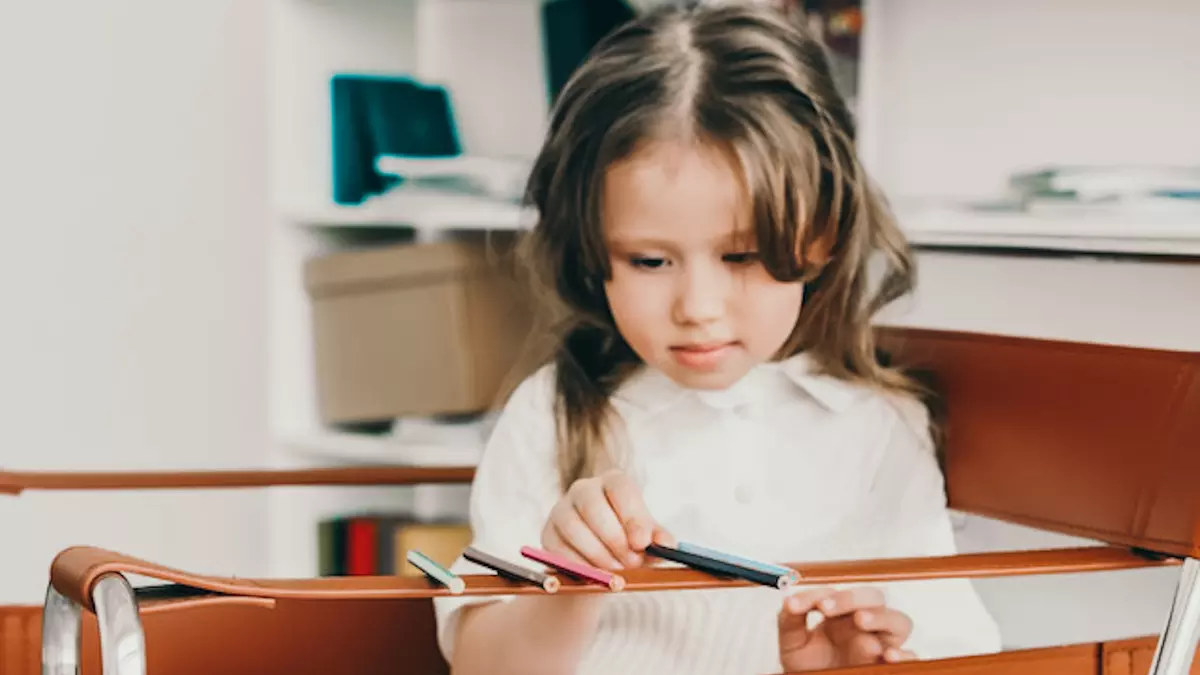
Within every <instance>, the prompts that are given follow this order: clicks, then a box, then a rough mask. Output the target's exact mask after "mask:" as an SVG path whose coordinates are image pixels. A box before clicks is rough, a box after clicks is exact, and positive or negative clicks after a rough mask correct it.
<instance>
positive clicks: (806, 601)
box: [779, 588, 833, 652]
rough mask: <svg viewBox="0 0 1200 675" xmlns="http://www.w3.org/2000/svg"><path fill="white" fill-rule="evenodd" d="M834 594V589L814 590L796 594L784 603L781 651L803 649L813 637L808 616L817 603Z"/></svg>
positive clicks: (781, 613)
mask: <svg viewBox="0 0 1200 675" xmlns="http://www.w3.org/2000/svg"><path fill="white" fill-rule="evenodd" d="M832 593H833V589H829V588H826V589H814V590H810V591H804V592H801V593H796V594H795V595H793V596H791V597H789V598H787V599H786V600H784V602H783V607H781V608H780V610H779V649H780V651H782V652H790V651H794V650H797V649H801V648H803V647H804V646H805V645H806V644H808V641H809V639H810V638H811V637H812V635H811V633H810V632H809V630H808V615H809V613H810V612H812V611H813V610H815V609H816V606H817V603H818V602H819V601H820V600H821V599H822V598H824V597H826V596H827V595H829V594H832Z"/></svg>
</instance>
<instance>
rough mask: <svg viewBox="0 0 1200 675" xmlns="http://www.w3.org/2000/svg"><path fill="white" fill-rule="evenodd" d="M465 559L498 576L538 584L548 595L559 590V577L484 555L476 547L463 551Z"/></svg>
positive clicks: (469, 547)
mask: <svg viewBox="0 0 1200 675" xmlns="http://www.w3.org/2000/svg"><path fill="white" fill-rule="evenodd" d="M463 557H464V558H466V559H467V560H470V561H471V562H473V563H476V564H478V565H483V566H484V567H487V568H488V569H491V570H492V571H494V572H496V573H497V574H499V575H501V576H504V577H508V578H510V579H518V580H521V581H528V582H529V583H531V584H536V585H538V586H541V587H542V590H544V591H546V592H547V593H554V592H555V591H557V590H558V588H559V585H560V582H559V580H558V577H555V576H552V575H549V574H546V573H545V572H539V571H538V570H535V569H530V568H528V567H523V566H521V565H518V564H516V563H512V562H509V561H507V560H504V559H503V558H498V557H496V556H494V555H491V554H488V553H484V552H483V551H480V550H479V549H477V548H475V547H474V546H468V547H467V548H466V550H464V551H463Z"/></svg>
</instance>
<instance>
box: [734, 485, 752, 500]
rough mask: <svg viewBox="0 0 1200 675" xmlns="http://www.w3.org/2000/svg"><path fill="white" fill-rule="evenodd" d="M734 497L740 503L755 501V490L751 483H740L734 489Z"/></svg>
mask: <svg viewBox="0 0 1200 675" xmlns="http://www.w3.org/2000/svg"><path fill="white" fill-rule="evenodd" d="M733 498H734V499H735V500H737V503H739V504H749V503H750V502H752V501H754V491H753V490H751V489H750V486H749V485H739V486H737V487H735V488H734V489H733Z"/></svg>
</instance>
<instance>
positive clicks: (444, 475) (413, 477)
mask: <svg viewBox="0 0 1200 675" xmlns="http://www.w3.org/2000/svg"><path fill="white" fill-rule="evenodd" d="M474 475H475V470H474V469H473V468H470V467H407V466H378V467H370V466H362V467H357V466H356V467H338V468H327V469H282V470H270V469H262V470H253V469H248V470H241V471H130V472H102V471H97V472H88V471H62V472H52V471H24V472H21V471H0V494H13V495H16V494H20V493H21V492H23V491H25V490H153V489H161V490H179V489H186V488H198V489H216V488H245V487H271V486H281V485H421V484H434V483H443V484H445V483H451V484H453V483H464V484H465V483H470V482H471V479H472V478H473V477H474Z"/></svg>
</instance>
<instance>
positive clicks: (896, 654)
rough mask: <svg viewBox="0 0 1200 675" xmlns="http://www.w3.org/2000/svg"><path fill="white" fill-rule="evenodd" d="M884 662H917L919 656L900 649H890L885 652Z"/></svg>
mask: <svg viewBox="0 0 1200 675" xmlns="http://www.w3.org/2000/svg"><path fill="white" fill-rule="evenodd" d="M883 660H884V661H887V662H888V663H901V662H903V661H916V660H917V655H916V653H915V652H912V651H909V650H907V649H900V648H899V647H888V648H887V649H884V650H883Z"/></svg>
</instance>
